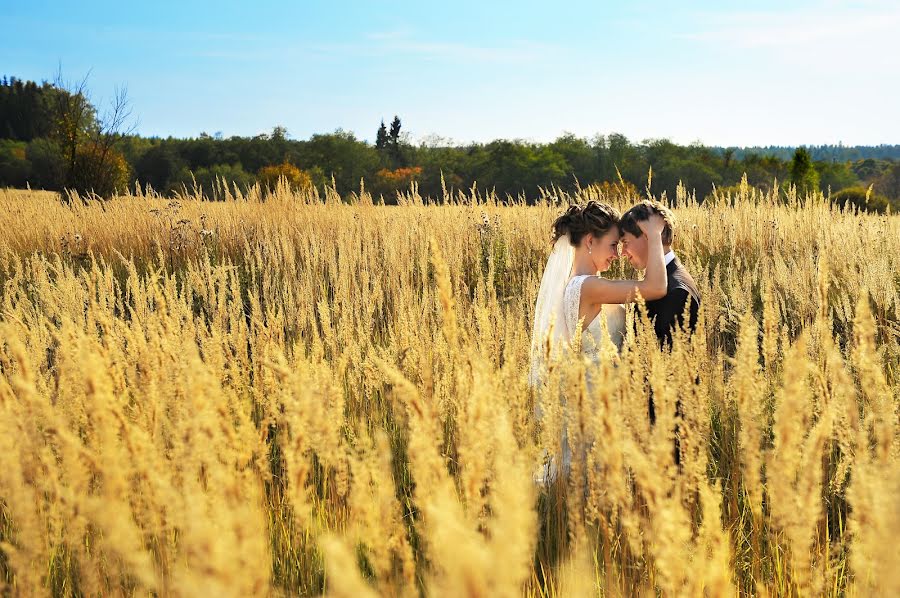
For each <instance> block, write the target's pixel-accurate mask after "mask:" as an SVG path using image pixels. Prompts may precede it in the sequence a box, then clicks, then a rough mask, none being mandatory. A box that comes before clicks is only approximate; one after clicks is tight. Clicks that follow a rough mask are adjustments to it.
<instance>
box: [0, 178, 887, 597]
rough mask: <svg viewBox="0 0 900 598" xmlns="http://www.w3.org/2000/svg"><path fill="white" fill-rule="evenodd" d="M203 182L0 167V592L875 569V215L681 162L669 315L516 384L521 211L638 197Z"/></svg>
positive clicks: (600, 581) (880, 392) (541, 234)
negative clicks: (590, 355) (8, 181)
mask: <svg viewBox="0 0 900 598" xmlns="http://www.w3.org/2000/svg"><path fill="white" fill-rule="evenodd" d="M223 196H224V197H225V198H226V201H222V202H206V201H202V200H200V199H199V198H196V197H192V196H189V195H182V196H179V197H176V198H174V199H172V198H162V197H160V196H158V195H155V194H152V193H150V194H138V195H126V196H121V197H117V198H114V199H112V200H109V201H106V202H98V201H88V200H84V199H82V198H79V197H78V196H70V197H69V198H68V200H69V201H68V202H62V201H60V198H59V197H58V196H56V195H55V194H49V193H41V192H25V191H13V190H0V231H2V234H0V455H2V457H0V458H2V463H0V583H2V584H3V585H4V591H5V592H6V593H8V594H11V595H22V596H30V595H59V596H68V595H86V594H89V595H147V594H153V595H160V596H182V595H184V596H190V595H197V594H204V593H210V592H214V593H215V594H216V595H223V596H230V595H234V596H248V595H274V596H278V595H298V594H299V595H320V594H327V595H333V596H342V595H347V596H350V595H353V596H356V595H385V596H404V597H405V596H417V595H435V596H442V595H468V596H495V595H498V596H517V595H528V596H571V595H596V594H601V595H634V594H641V595H646V594H656V593H658V594H664V595H698V594H707V595H717V596H718V595H735V594H742V595H743V594H761V595H779V596H781V595H784V596H789V595H790V596H793V595H825V594H827V595H834V596H838V595H846V594H849V595H872V594H879V595H893V594H897V593H898V592H900V553H898V550H897V549H896V548H895V545H896V543H895V542H894V541H893V538H894V537H895V536H896V535H897V534H898V533H900V529H898V528H897V526H898V519H897V517H896V513H897V512H898V511H900V502H898V496H900V477H898V472H900V399H898V395H900V272H898V268H897V258H896V256H897V255H900V219H898V218H897V217H896V216H871V215H865V214H860V213H856V212H853V211H841V210H838V209H835V208H833V207H832V206H830V205H829V204H828V203H827V201H826V200H825V198H823V197H822V196H820V195H812V196H809V197H797V196H796V194H791V195H789V196H788V197H787V198H784V197H779V196H778V195H777V194H774V193H773V194H765V193H760V192H759V191H756V190H753V189H750V188H748V187H741V189H740V192H739V193H738V194H737V195H734V196H732V195H726V196H720V195H716V196H714V197H713V198H711V199H710V200H708V201H707V202H705V203H703V204H702V205H700V204H698V203H697V202H696V201H695V200H694V199H693V197H692V196H690V195H688V194H687V193H686V192H685V191H684V190H683V189H680V190H679V193H678V196H677V198H676V200H675V205H674V206H673V208H674V210H675V212H676V214H677V217H678V230H677V234H676V242H675V249H676V252H677V253H678V254H679V256H680V257H681V259H682V261H683V262H684V263H685V264H686V265H687V267H688V269H689V270H690V271H691V272H692V273H693V274H694V276H695V278H696V280H697V283H698V286H699V287H700V291H701V294H702V297H703V301H702V308H701V313H700V318H699V324H698V329H697V331H696V333H695V334H694V335H693V336H689V335H687V334H684V333H682V332H676V333H675V335H674V342H673V347H672V350H671V352H666V353H663V352H661V351H660V350H659V348H658V346H657V344H656V341H655V338H654V337H653V335H652V329H651V328H650V327H649V326H647V323H646V322H641V321H640V318H638V321H637V326H636V327H631V326H629V332H628V337H629V338H628V340H627V343H626V347H625V348H624V349H623V351H622V352H621V353H620V354H617V353H616V352H615V351H614V350H613V349H612V348H611V347H610V346H606V347H603V348H602V351H603V354H604V360H603V363H601V364H600V365H596V364H592V363H590V362H586V361H585V360H584V359H583V358H582V357H581V356H580V355H579V354H577V353H573V352H568V353H564V354H563V355H562V357H561V359H559V360H556V361H553V362H552V363H551V368H550V371H549V373H548V376H547V378H546V380H545V382H544V385H543V386H542V387H541V388H540V389H532V388H530V387H529V385H528V378H527V374H528V369H529V363H530V348H531V347H530V338H529V335H530V330H531V327H532V317H533V314H532V309H533V305H534V300H535V296H536V294H537V290H538V286H539V283H540V276H541V272H542V268H543V266H544V263H545V260H546V257H547V255H548V252H549V251H550V244H549V238H548V234H549V225H550V223H551V222H552V220H553V218H554V217H555V216H556V215H557V214H558V212H559V211H560V210H561V207H562V206H563V205H565V204H567V203H568V202H574V201H584V200H586V199H598V200H600V201H606V202H609V203H611V204H613V205H614V206H616V207H617V208H619V209H624V208H627V207H628V205H629V204H630V203H631V202H632V201H633V200H634V199H635V198H628V197H610V196H606V195H605V194H604V193H603V192H602V191H601V190H599V189H598V188H596V187H593V186H588V187H586V188H583V189H581V190H579V192H578V193H577V194H576V195H567V194H565V193H562V192H561V191H559V190H556V189H554V190H553V192H552V195H550V194H547V195H546V196H545V197H543V199H542V200H541V202H539V203H538V204H537V205H525V204H524V203H523V202H521V201H510V200H505V201H504V200H502V199H501V198H497V197H495V196H493V195H492V194H489V193H488V194H483V193H482V194H479V193H477V192H476V191H474V190H473V191H472V192H469V193H462V192H458V191H453V190H449V191H446V192H445V194H444V198H443V199H444V201H443V202H442V203H440V204H438V203H436V202H433V201H431V200H430V199H428V198H422V197H420V196H419V195H418V193H417V191H416V189H415V188H413V189H411V190H410V191H409V192H407V193H404V194H402V195H401V196H400V197H399V198H398V201H399V203H400V206H398V207H386V206H383V205H380V204H379V202H377V201H375V200H373V198H372V197H371V195H369V194H368V193H366V192H365V191H364V190H360V192H359V193H351V194H349V195H346V196H344V197H342V196H340V195H339V194H338V193H337V192H336V191H335V190H334V189H328V190H326V192H325V193H324V194H319V193H318V192H309V193H292V192H291V191H290V190H288V189H287V188H286V187H284V186H281V187H279V188H278V189H277V190H276V191H275V192H273V193H270V194H261V193H260V192H259V191H258V190H255V191H251V192H249V193H248V194H246V195H242V194H241V193H240V192H238V191H235V192H234V193H232V192H231V190H228V192H227V193H226V192H225V190H224V189H223ZM635 274H636V273H634V272H633V271H631V269H630V268H628V267H626V266H625V265H624V264H617V265H616V266H615V267H614V268H613V269H612V271H611V272H609V273H607V274H606V275H607V276H609V277H614V278H618V277H625V276H629V277H630V276H634V275H635ZM633 317H634V316H633V315H629V321H631V319H633ZM588 381H589V382H590V383H588ZM651 391H652V393H653V398H654V404H655V408H656V413H657V419H656V423H655V425H653V426H651V425H650V422H649V419H648V395H649V393H650V392H651ZM536 407H540V410H541V413H542V416H541V418H540V419H539V420H538V419H537V418H536V417H535V410H536ZM564 427H565V429H566V431H567V435H568V439H569V442H571V443H572V445H573V446H574V447H576V449H577V450H576V451H575V452H574V454H575V457H574V459H573V467H572V472H571V475H570V476H568V477H565V476H563V477H561V478H559V479H557V480H556V481H555V482H554V483H553V484H550V485H547V486H540V485H536V484H535V483H534V481H533V479H532V476H533V473H534V471H535V470H536V469H537V467H538V465H539V459H540V456H541V455H544V454H555V453H558V451H559V450H560V439H561V436H562V430H563V428H564ZM676 446H677V447H678V462H676V459H675V452H674V451H675V447H676Z"/></svg>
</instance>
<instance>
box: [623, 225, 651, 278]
mask: <svg viewBox="0 0 900 598" xmlns="http://www.w3.org/2000/svg"><path fill="white" fill-rule="evenodd" d="M622 257H624V258H625V259H627V260H628V262H629V263H630V264H631V265H632V266H633V267H634V268H635V269H637V270H643V269H644V268H646V267H647V235H641V236H640V237H635V236H634V235H632V234H631V233H629V232H625V233H624V234H623V235H622Z"/></svg>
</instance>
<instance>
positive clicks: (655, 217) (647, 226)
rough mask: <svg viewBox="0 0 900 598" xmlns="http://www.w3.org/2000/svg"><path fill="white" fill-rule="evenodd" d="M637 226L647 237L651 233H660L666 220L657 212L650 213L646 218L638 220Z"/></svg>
mask: <svg viewBox="0 0 900 598" xmlns="http://www.w3.org/2000/svg"><path fill="white" fill-rule="evenodd" d="M637 225H638V228H640V229H641V232H642V233H644V234H645V235H647V237H648V238H649V237H650V236H652V235H662V232H663V229H665V228H666V221H665V219H663V217H662V216H660V215H659V214H650V217H649V218H648V219H647V220H639V221H638V223H637Z"/></svg>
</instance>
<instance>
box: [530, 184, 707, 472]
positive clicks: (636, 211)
mask: <svg viewBox="0 0 900 598" xmlns="http://www.w3.org/2000/svg"><path fill="white" fill-rule="evenodd" d="M552 231H553V250H552V251H551V253H550V257H549V258H548V260H547V266H546V268H545V269H544V275H543V277H542V279H541V286H540V290H539V291H538V296H537V302H536V305H535V311H534V314H535V317H534V329H533V331H532V337H531V361H532V363H531V375H530V376H529V381H530V383H531V384H532V386H539V385H540V384H541V382H542V380H543V379H544V373H545V369H546V364H547V361H548V359H553V358H555V357H557V356H559V355H561V354H564V353H562V352H561V351H562V349H563V348H564V347H566V346H569V345H570V344H571V343H572V341H573V339H576V338H579V336H580V338H581V345H580V347H577V348H576V349H577V350H578V351H579V352H580V353H581V354H582V355H584V356H585V357H587V358H588V359H589V360H591V361H593V362H595V363H597V362H599V360H600V359H601V355H602V350H601V349H602V347H603V345H604V343H608V342H611V343H612V344H613V345H614V346H615V347H616V350H620V349H621V347H622V343H623V340H624V337H625V322H626V317H625V309H626V305H631V306H632V309H633V308H634V302H635V301H636V300H637V296H638V294H640V296H641V297H643V298H644V300H645V301H646V307H647V315H648V316H649V318H650V320H651V321H652V322H653V329H654V331H655V333H656V337H657V339H658V341H659V344H660V346H661V347H662V348H664V349H665V348H666V347H667V346H668V345H670V344H671V340H672V331H673V329H674V327H675V326H676V325H677V326H681V327H685V325H686V328H687V329H688V330H691V331H692V330H693V329H694V327H695V325H696V322H697V312H698V309H699V305H700V303H699V302H700V294H699V292H698V291H697V286H696V284H694V279H693V278H692V277H691V275H690V274H689V273H688V271H687V270H686V269H685V267H684V266H683V265H682V264H681V262H680V261H679V260H678V258H677V257H676V255H675V252H674V251H673V250H672V243H673V241H674V238H675V218H674V216H673V214H672V212H671V211H670V210H668V209H667V208H666V207H665V206H663V205H662V204H660V203H657V202H653V201H647V200H645V201H643V202H641V203H639V204H637V205H635V206H633V207H632V208H631V209H629V210H628V211H627V212H625V214H623V215H621V216H620V215H619V213H618V212H617V211H616V210H615V209H614V208H612V207H610V206H608V205H606V204H603V203H600V202H597V201H589V202H587V203H586V204H585V205H582V206H579V205H573V206H571V207H569V209H568V210H566V212H565V213H563V214H562V215H560V216H559V217H558V218H557V219H556V221H555V222H554V223H553V227H552ZM620 246H621V254H620V251H619V247H620ZM620 256H621V257H624V258H625V259H627V260H628V261H629V262H630V263H631V265H632V266H633V267H634V268H635V269H637V270H643V271H644V277H643V279H641V280H612V279H608V278H604V277H603V276H602V273H603V272H606V271H607V270H609V268H610V266H611V265H612V264H613V261H614V260H616V259H619V257H620ZM686 312H687V314H688V321H687V322H686V323H685V322H684V315H685V313H686ZM602 320H603V321H605V326H604V325H603V321H602ZM607 335H608V336H607ZM648 412H649V417H650V419H651V423H652V420H653V419H654V417H653V416H654V414H653V404H652V397H648ZM537 416H538V418H540V417H541V409H540V404H538V408H537ZM565 436H566V434H565V426H564V428H563V439H562V440H563V442H562V447H563V455H562V464H563V467H564V468H565V469H568V466H569V464H570V461H571V450H570V448H569V447H568V446H567V442H566V437H565ZM543 469H544V474H545V475H544V476H543V478H541V479H538V478H537V477H536V481H541V480H542V479H545V478H549V477H553V476H554V475H555V467H554V466H553V463H552V462H551V463H548V464H547V466H546V467H544V468H543Z"/></svg>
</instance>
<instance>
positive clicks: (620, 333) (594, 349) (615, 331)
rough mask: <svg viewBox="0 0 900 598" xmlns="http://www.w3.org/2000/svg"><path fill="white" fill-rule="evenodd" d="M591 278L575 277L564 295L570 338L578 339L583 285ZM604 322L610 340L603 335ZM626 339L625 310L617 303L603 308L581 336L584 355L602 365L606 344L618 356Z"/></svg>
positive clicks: (567, 285)
mask: <svg viewBox="0 0 900 598" xmlns="http://www.w3.org/2000/svg"><path fill="white" fill-rule="evenodd" d="M589 276H590V275H588V274H582V275H580V276H574V277H572V279H571V280H569V282H568V283H567V284H566V290H565V291H564V293H563V314H564V315H565V318H566V328H567V329H568V333H569V337H570V338H575V333H576V329H577V328H578V324H579V321H580V318H579V316H578V311H579V306H580V305H581V285H583V284H584V281H585V280H587V279H588V277H589ZM603 319H605V320H606V338H604V332H603V324H602V320H603ZM624 338H625V306H624V305H620V304H617V303H609V304H603V305H602V306H601V309H600V313H598V314H597V317H595V318H594V319H593V320H592V321H591V322H590V323H589V324H588V325H587V328H585V329H584V330H583V331H582V333H581V351H582V353H584V354H585V356H586V357H588V358H589V359H590V360H591V361H593V362H594V363H599V362H600V352H601V349H602V347H603V343H604V342H607V341H608V342H611V343H612V344H613V345H614V346H615V347H616V351H617V352H618V351H619V350H621V349H622V341H623V340H624Z"/></svg>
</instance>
